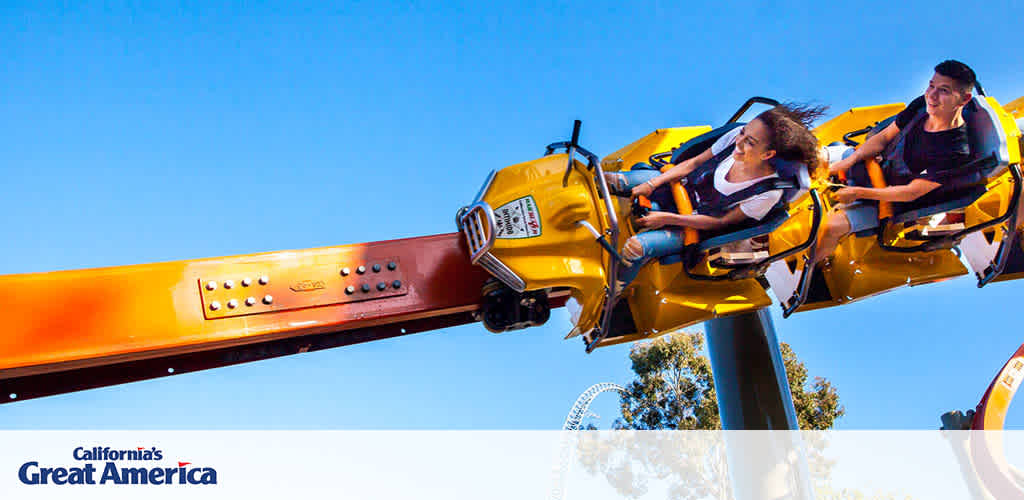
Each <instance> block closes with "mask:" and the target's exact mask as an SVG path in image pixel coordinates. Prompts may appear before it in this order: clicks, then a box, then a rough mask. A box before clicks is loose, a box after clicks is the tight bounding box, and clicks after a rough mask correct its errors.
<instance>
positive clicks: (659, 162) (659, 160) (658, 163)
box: [647, 151, 672, 169]
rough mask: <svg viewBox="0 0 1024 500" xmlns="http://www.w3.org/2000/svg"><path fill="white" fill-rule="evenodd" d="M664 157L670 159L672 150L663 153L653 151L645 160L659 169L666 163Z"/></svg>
mask: <svg viewBox="0 0 1024 500" xmlns="http://www.w3.org/2000/svg"><path fill="white" fill-rule="evenodd" d="M665 158H669V159H671V158H672V151H665V152H664V153H654V154H653V155H651V156H649V157H648V158H647V162H648V163H650V164H651V166H652V167H657V168H659V169H660V168H662V167H664V166H665V165H668V162H667V161H665Z"/></svg>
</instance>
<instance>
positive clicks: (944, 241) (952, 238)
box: [877, 154, 1021, 283]
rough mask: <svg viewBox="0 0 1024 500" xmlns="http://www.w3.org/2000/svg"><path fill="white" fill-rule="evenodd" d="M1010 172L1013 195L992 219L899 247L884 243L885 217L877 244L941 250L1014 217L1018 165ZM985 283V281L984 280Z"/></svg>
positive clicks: (902, 249) (901, 249) (911, 249)
mask: <svg viewBox="0 0 1024 500" xmlns="http://www.w3.org/2000/svg"><path fill="white" fill-rule="evenodd" d="M993 158H994V154H993V155H992V156H987V157H985V158H981V159H979V160H975V161H973V162H971V163H968V164H967V165H965V166H964V167H961V168H966V167H969V166H972V165H974V164H975V163H980V162H987V161H991V160H992V159H993ZM1010 173H1011V175H1013V182H1014V187H1013V192H1014V195H1013V199H1011V200H1010V204H1009V206H1008V207H1007V209H1006V212H1004V213H1003V214H1002V215H1000V216H999V217H996V218H994V219H992V220H989V221H986V222H982V223H980V224H975V225H973V226H971V227H968V228H964V229H961V230H960V231H957V232H955V233H953V234H947V235H942V236H922V237H921V239H923V240H925V242H924V243H921V244H919V245H914V246H910V247H899V246H895V245H890V244H888V243H886V241H885V232H886V231H885V229H886V227H887V226H888V225H889V223H890V221H889V218H886V219H885V220H883V221H882V222H881V224H879V227H878V235H877V238H878V246H879V247H880V248H881V249H882V250H887V251H889V252H898V253H917V252H931V251H935V250H942V249H945V248H952V247H953V246H955V245H956V244H957V243H959V242H960V240H962V239H964V238H965V237H966V236H967V235H969V234H971V233H973V232H976V231H981V230H984V229H988V228H990V227H992V226H997V225H999V224H1002V223H1003V222H1006V220H1007V219H1009V218H1010V217H1016V213H1017V199H1018V198H1019V197H1020V191H1021V186H1020V183H1021V173H1020V167H1018V166H1017V165H1016V164H1014V165H1011V166H1010ZM1004 266H1005V263H1004ZM986 283H987V281H986Z"/></svg>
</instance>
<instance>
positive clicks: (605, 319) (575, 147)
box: [544, 120, 624, 353]
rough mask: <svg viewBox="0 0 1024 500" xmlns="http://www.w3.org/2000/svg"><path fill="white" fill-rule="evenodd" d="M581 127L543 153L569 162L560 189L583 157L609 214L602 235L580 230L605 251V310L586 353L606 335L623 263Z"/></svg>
mask: <svg viewBox="0 0 1024 500" xmlns="http://www.w3.org/2000/svg"><path fill="white" fill-rule="evenodd" d="M580 126H581V122H580V121H579V120H575V121H574V122H573V125H572V139H571V140H569V141H563V142H554V143H551V144H548V145H547V147H546V148H545V150H544V156H547V155H550V154H552V153H554V151H555V149H558V148H565V149H566V152H567V153H568V155H567V156H568V157H569V163H568V165H567V166H566V168H565V176H564V177H562V187H566V186H568V185H569V174H570V173H572V169H573V162H574V161H575V158H574V157H575V156H576V153H579V154H582V155H583V156H584V157H586V158H587V169H588V170H593V171H594V182H595V184H597V189H598V196H600V197H601V199H603V200H604V204H605V210H606V211H607V213H608V226H609V227H608V228H607V229H605V234H601V233H600V232H598V231H597V229H596V228H594V227H593V226H592V225H591V224H590V223H587V222H586V221H581V222H583V223H584V224H581V225H582V226H583V227H585V228H587V230H588V231H590V232H591V233H592V234H593V235H594V238H595V240H596V241H597V242H598V243H599V244H600V245H601V247H602V248H603V249H604V250H605V251H607V252H608V254H609V259H608V285H607V286H605V302H604V311H603V313H602V320H601V324H600V325H599V326H598V327H597V328H596V330H597V336H596V337H594V340H593V341H591V342H590V343H588V344H587V352H588V353H589V352H591V351H593V350H594V348H596V347H597V344H598V343H599V342H601V341H602V340H604V338H605V337H607V336H608V327H609V324H610V321H611V314H612V308H614V307H615V303H616V302H617V297H616V296H615V282H616V280H618V274H619V266H620V265H621V264H622V263H623V261H624V259H623V258H622V256H621V255H619V253H618V252H617V251H615V247H614V245H613V243H614V242H617V241H618V240H619V218H618V215H617V214H616V213H615V205H614V204H613V202H612V196H611V193H610V192H609V190H608V183H607V182H606V181H605V178H604V171H603V170H602V169H601V161H600V159H599V158H598V157H597V155H595V154H594V153H591V152H590V151H587V150H586V149H585V148H583V147H582V146H580V145H579V138H580Z"/></svg>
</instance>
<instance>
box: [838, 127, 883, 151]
mask: <svg viewBox="0 0 1024 500" xmlns="http://www.w3.org/2000/svg"><path fill="white" fill-rule="evenodd" d="M876 125H878V123H877V122H876V123H875V124H874V125H870V126H867V127H864V128H862V129H857V130H854V131H851V132H847V133H845V134H843V142H844V143H845V144H846V145H847V146H852V147H857V146H860V143H859V142H857V141H855V140H853V139H852V138H853V137H857V136H858V135H864V134H866V133H868V132H871V129H873V128H875V126H876Z"/></svg>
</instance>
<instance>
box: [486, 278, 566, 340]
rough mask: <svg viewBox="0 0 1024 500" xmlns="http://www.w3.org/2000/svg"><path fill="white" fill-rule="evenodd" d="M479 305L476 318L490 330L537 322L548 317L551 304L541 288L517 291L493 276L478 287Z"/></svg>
mask: <svg viewBox="0 0 1024 500" xmlns="http://www.w3.org/2000/svg"><path fill="white" fill-rule="evenodd" d="M481 292H482V294H483V306H482V309H481V311H480V319H481V321H483V324H484V327H485V328H487V329H488V330H490V331H491V332H493V333H502V332H508V331H512V330H521V329H523V328H528V327H531V326H540V325H543V324H544V323H545V322H547V320H548V318H549V317H551V305H550V304H549V303H548V296H547V293H545V292H544V291H543V290H537V291H532V292H517V291H515V290H513V289H511V288H509V287H508V286H506V285H505V284H504V283H501V282H500V281H498V280H496V279H490V280H488V281H487V283H485V284H484V286H483V289H482V290H481Z"/></svg>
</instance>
